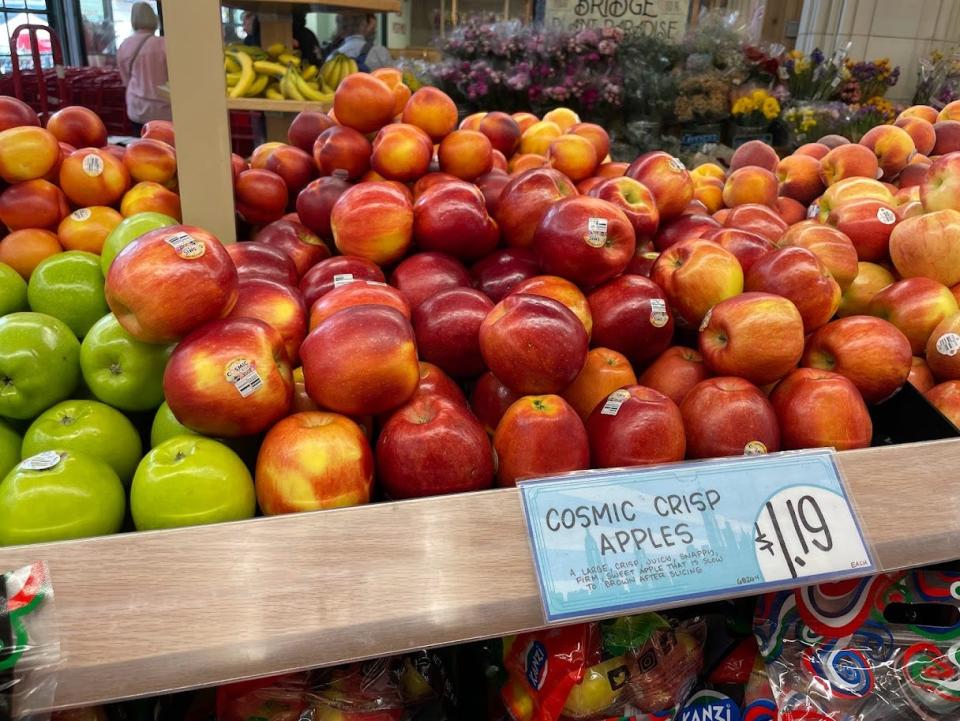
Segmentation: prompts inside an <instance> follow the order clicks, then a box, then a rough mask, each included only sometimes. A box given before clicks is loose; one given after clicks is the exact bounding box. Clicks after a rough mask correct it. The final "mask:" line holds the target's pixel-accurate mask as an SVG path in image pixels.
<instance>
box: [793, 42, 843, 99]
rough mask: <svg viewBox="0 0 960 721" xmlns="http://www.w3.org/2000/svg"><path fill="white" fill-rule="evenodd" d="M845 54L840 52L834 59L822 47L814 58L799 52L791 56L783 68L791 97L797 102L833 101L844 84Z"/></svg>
mask: <svg viewBox="0 0 960 721" xmlns="http://www.w3.org/2000/svg"><path fill="white" fill-rule="evenodd" d="M845 52H846V51H838V52H837V53H835V54H834V55H833V56H832V57H830V58H827V57H826V56H824V54H823V52H822V51H821V50H820V48H816V49H815V50H814V51H813V52H812V53H810V55H804V54H803V53H802V52H800V51H799V50H791V51H790V52H789V53H787V57H786V60H784V62H783V65H782V66H781V67H780V79H781V80H782V81H783V82H784V84H785V85H786V87H787V91H788V92H789V93H790V98H791V99H792V100H793V101H794V102H796V103H799V102H803V101H827V100H831V99H833V98H834V96H835V95H836V94H837V91H838V90H837V89H838V88H839V87H840V85H841V84H842V83H843V81H844V77H843V71H844V63H843V60H844V56H845Z"/></svg>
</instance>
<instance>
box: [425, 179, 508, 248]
mask: <svg viewBox="0 0 960 721" xmlns="http://www.w3.org/2000/svg"><path fill="white" fill-rule="evenodd" d="M413 239H414V241H415V242H416V244H417V246H418V247H419V248H420V249H421V250H425V251H439V252H443V253H447V254H449V255H452V256H453V257H455V258H457V259H459V260H462V261H464V262H468V263H469V262H472V261H475V260H479V259H480V258H482V257H483V256H485V255H487V254H488V253H490V252H491V251H492V250H493V249H494V248H496V247H497V243H498V242H499V241H500V229H499V228H498V227H497V223H496V221H494V219H493V218H491V217H490V215H489V214H488V213H487V205H486V201H485V199H484V197H483V193H481V192H480V190H479V189H478V188H477V186H475V185H473V184H472V183H465V182H462V181H459V180H458V181H455V182H449V183H438V184H437V185H434V186H432V187H430V188H428V189H427V190H425V191H424V192H423V194H422V195H420V197H418V198H417V200H416V202H415V203H414V204H413Z"/></svg>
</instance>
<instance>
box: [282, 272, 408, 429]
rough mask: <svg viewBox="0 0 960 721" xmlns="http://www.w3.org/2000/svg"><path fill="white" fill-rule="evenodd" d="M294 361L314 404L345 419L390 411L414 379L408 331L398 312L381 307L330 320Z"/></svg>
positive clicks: (360, 309)
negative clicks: (346, 417)
mask: <svg viewBox="0 0 960 721" xmlns="http://www.w3.org/2000/svg"><path fill="white" fill-rule="evenodd" d="M351 285H352V284H351ZM344 287H345V288H348V287H350V286H344ZM327 295H328V296H329V294H327ZM300 358H301V361H302V363H303V375H304V380H305V382H306V387H307V393H308V394H309V395H310V397H311V398H312V399H313V400H314V402H316V403H317V405H319V406H320V407H321V408H329V409H331V410H334V411H337V412H339V413H346V414H347V415H351V416H363V415H376V414H379V413H383V412H385V411H388V410H390V409H391V408H396V407H397V406H399V405H401V404H403V403H405V402H406V401H407V400H408V399H409V398H410V396H412V395H413V393H414V391H416V389H417V383H418V382H419V379H420V368H419V366H418V365H417V350H416V345H415V341H414V335H413V328H411V327H410V323H409V321H408V320H407V319H406V318H404V317H403V314H402V313H400V311H398V310H396V309H394V308H390V307H388V306H383V305H362V306H356V307H353V308H346V309H344V310H341V311H340V312H339V313H335V314H334V315H332V316H330V317H329V318H327V319H326V320H325V321H324V322H323V323H321V324H320V325H318V326H317V327H316V328H315V329H314V330H312V331H311V332H310V334H309V335H308V336H307V339H306V340H305V341H304V342H303V345H302V346H301V347H300Z"/></svg>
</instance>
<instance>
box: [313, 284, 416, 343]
mask: <svg viewBox="0 0 960 721" xmlns="http://www.w3.org/2000/svg"><path fill="white" fill-rule="evenodd" d="M358 305H384V306H387V307H388V308H393V309H394V310H396V311H397V312H399V313H400V315H402V316H403V317H404V318H406V319H407V320H410V316H411V313H410V304H409V303H407V300H406V298H404V297H403V295H401V293H400V291H398V290H397V289H396V288H391V287H390V286H389V285H387V284H386V283H381V282H380V281H376V280H353V281H351V282H350V283H344V284H342V285H340V286H339V287H337V288H333V289H332V290H330V291H329V292H328V293H325V294H324V295H322V296H321V297H320V298H317V300H316V301H314V303H313V305H311V306H310V330H311V331H312V330H313V329H314V328H316V327H317V326H318V325H320V324H321V323H323V321H325V320H326V319H327V318H329V317H330V316H332V315H334V314H335V313H339V312H340V311H341V310H344V309H346V308H353V307H354V306H358Z"/></svg>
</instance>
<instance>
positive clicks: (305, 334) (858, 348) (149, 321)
mask: <svg viewBox="0 0 960 721" xmlns="http://www.w3.org/2000/svg"><path fill="white" fill-rule="evenodd" d="M395 90H396V88H391V87H390V86H389V85H388V84H386V83H384V82H383V81H382V80H380V79H378V78H376V77H373V76H370V75H367V74H364V73H357V74H354V75H351V76H349V77H348V78H347V79H346V80H345V81H344V82H343V83H342V84H341V85H340V87H339V88H338V90H337V93H336V97H335V103H334V109H333V111H332V112H331V113H329V114H323V113H318V112H309V113H301V114H300V115H299V116H297V118H296V119H295V120H294V121H293V123H292V125H291V127H290V132H289V140H290V144H283V143H268V144H266V145H264V146H261V147H260V148H258V149H257V150H256V151H255V152H254V154H253V156H252V158H251V159H250V163H249V166H248V164H247V162H246V161H245V160H243V159H241V158H238V157H235V158H234V169H235V192H236V200H237V210H238V214H239V215H240V216H241V219H242V220H243V221H244V227H246V226H247V225H249V226H250V235H251V239H250V240H244V241H242V242H239V243H236V244H233V245H227V246H224V245H222V244H221V243H220V242H219V241H218V240H217V239H216V238H215V237H213V236H212V235H211V234H210V233H207V232H205V231H204V230H202V229H200V228H196V227H190V226H173V227H165V228H158V229H155V230H151V231H150V232H148V233H146V234H144V235H142V236H140V237H139V238H137V239H136V240H134V241H133V242H131V243H130V244H129V245H127V246H126V247H125V248H124V249H123V250H122V251H121V252H120V253H119V255H118V256H117V257H116V259H115V260H114V261H113V264H112V265H111V266H110V268H109V273H108V275H107V278H106V300H107V302H108V304H109V307H110V309H111V310H112V312H113V314H114V315H115V316H116V319H117V320H118V321H119V324H120V325H121V326H122V328H123V329H124V330H125V331H126V333H128V334H129V336H130V337H131V338H132V339H134V340H135V341H137V342H140V343H147V344H171V346H173V349H172V352H171V354H170V359H169V362H168V363H167V365H166V369H165V373H164V377H163V390H164V395H165V399H166V405H165V406H163V407H162V408H161V409H160V412H159V414H158V423H159V422H160V420H159V419H160V418H161V417H163V418H164V419H165V420H163V423H164V424H165V428H167V432H165V433H163V434H160V435H161V436H162V437H169V436H170V435H176V434H178V433H183V432H192V433H195V434H201V435H204V436H209V437H211V438H216V439H226V440H228V441H229V439H237V438H245V439H256V442H257V443H258V444H259V453H258V456H257V459H256V464H255V469H254V473H253V476H252V480H251V481H249V482H248V483H250V484H251V486H250V488H249V492H248V491H247V490H244V491H243V492H242V493H241V495H243V496H244V500H243V502H242V503H238V504H235V505H234V507H233V508H234V511H231V513H234V515H229V514H228V516H227V517H245V516H247V515H250V514H252V512H253V510H252V506H249V505H248V502H247V500H245V499H246V497H247V495H248V493H249V496H250V497H251V498H252V495H253V493H254V491H255V494H256V499H257V501H258V503H259V507H260V510H261V511H262V512H263V513H265V514H277V513H286V512H294V511H306V510H316V509H322V508H331V507H337V506H345V505H352V504H359V503H365V502H367V501H369V500H370V499H371V498H372V497H379V496H383V497H387V498H394V499H400V498H410V497H418V496H427V495H435V494H444V493H453V492H460V491H469V490H479V489H484V488H489V487H491V486H494V485H500V486H510V485H513V484H515V483H516V481H517V480H520V479H524V478H530V477H539V476H546V475H551V474H556V473H561V472H566V471H576V470H581V469H586V468H605V467H616V466H640V465H647V464H653V463H665V462H671V461H680V460H683V459H685V458H706V457H715V456H730V455H742V454H748V455H755V454H762V453H768V452H774V451H778V450H787V449H800V448H810V447H822V446H829V447H834V448H837V449H851V448H861V447H865V446H868V445H870V442H871V437H872V428H871V420H870V415H869V413H868V405H870V404H875V403H878V402H880V401H883V400H885V399H886V398H888V397H890V396H891V395H892V394H894V393H896V392H897V391H898V390H899V389H900V387H901V386H902V385H903V384H904V383H905V382H908V381H909V382H911V383H913V384H914V385H915V386H917V387H918V388H919V389H921V390H922V391H924V392H925V393H926V394H927V397H928V398H929V399H930V400H931V401H932V402H933V403H934V404H935V405H936V406H937V407H938V408H939V409H940V410H941V411H942V412H943V413H944V414H946V415H947V416H948V417H950V418H951V419H952V420H954V421H955V422H958V423H960V307H958V304H957V296H960V152H955V151H960V132H958V131H960V121H956V120H951V119H949V118H950V116H951V114H954V115H956V114H960V106H957V107H956V108H954V107H952V106H948V108H946V109H945V110H944V111H943V112H942V113H940V114H939V117H938V114H937V112H936V111H935V110H933V109H932V108H928V107H923V106H917V107H913V108H909V109H908V110H906V111H904V113H903V114H902V115H901V117H900V119H898V120H897V123H896V124H895V125H886V126H881V127H877V128H874V129H873V130H871V131H870V132H869V133H867V135H866V136H865V137H864V138H863V140H862V141H861V142H860V143H858V144H852V143H849V142H848V141H846V140H845V139H843V138H839V137H836V136H833V137H827V138H824V139H823V142H820V143H811V144H808V145H805V146H803V147H801V148H800V149H799V150H797V151H796V152H795V153H794V154H792V155H790V156H788V157H786V158H783V159H782V160H781V159H779V158H778V157H777V154H776V153H775V152H774V151H773V150H772V149H771V148H770V147H768V146H766V145H763V144H762V143H757V142H751V143H748V144H746V145H744V146H742V147H741V148H740V149H738V150H737V152H736V153H735V154H734V156H733V159H732V163H731V168H730V169H729V171H727V170H724V169H723V168H721V167H719V166H717V165H713V164H708V165H703V166H700V167H698V168H696V169H694V170H692V171H688V170H687V169H686V168H685V167H684V166H683V164H682V163H681V162H680V161H679V160H677V159H676V158H674V157H671V156H670V155H669V154H667V153H664V152H651V153H647V154H645V155H642V156H640V157H639V158H637V159H636V160H634V161H633V162H632V163H630V164H628V163H619V162H612V161H611V160H610V158H609V156H608V147H609V139H608V137H607V134H606V132H605V131H604V130H603V128H601V127H599V126H597V125H593V124H589V123H581V122H579V119H578V118H577V117H576V116H575V114H573V113H572V112H571V111H569V110H566V109H559V110H557V111H553V112H552V113H550V114H548V116H545V117H544V119H542V120H541V119H538V118H536V117H535V116H532V115H530V114H528V113H521V114H517V115H514V116H511V115H508V114H505V113H500V112H491V113H481V114H477V115H473V116H470V117H468V118H466V119H465V120H463V122H461V123H459V126H458V116H457V108H456V106H455V105H454V103H453V102H452V101H451V100H450V98H449V97H447V96H446V95H445V94H443V93H442V92H440V91H439V90H436V89H434V88H422V89H420V90H418V91H417V92H416V93H414V94H413V95H412V96H411V97H410V98H409V99H407V98H406V97H405V96H403V95H402V94H398V93H396V92H395ZM0 161H2V153H0ZM174 344H175V345H174ZM938 381H939V382H940V385H935V383H936V382H938ZM170 413H172V416H173V417H170V415H169V414H170ZM181 424H182V425H181ZM161 440H162V438H161ZM176 442H178V441H177V439H174V440H172V441H167V443H176ZM179 442H182V438H181V439H180V441H179ZM231 442H232V441H231ZM162 447H163V446H162V445H161V446H159V447H158V448H162ZM154 450H155V451H156V450H158V449H154ZM187 454H188V451H187V450H184V448H183V447H182V446H181V447H180V449H179V450H178V451H177V452H176V454H174V456H175V458H174V462H179V461H181V460H182V459H183V457H184V456H185V455H187ZM148 458H150V456H149V454H148V456H147V458H145V459H144V461H143V462H142V463H141V467H140V468H139V469H138V471H137V476H138V477H139V476H140V475H141V469H143V468H144V464H147V463H148V461H147V459H148ZM148 471H149V469H147V471H144V473H143V475H144V477H148V478H149V481H150V491H149V492H148V491H146V490H143V491H140V492H139V493H140V496H141V498H146V497H148V496H150V494H153V496H152V497H154V498H156V497H162V496H163V494H164V491H163V483H164V481H163V474H162V473H154V474H152V475H151V474H150V473H149V472H148ZM202 478H203V476H202V474H199V475H198V476H197V479H198V480H196V481H195V482H196V483H197V484H198V485H197V487H198V488H203V489H204V490H203V493H204V494H206V496H205V497H204V500H203V501H202V502H203V503H207V504H208V505H209V506H211V507H213V506H215V505H216V504H217V503H221V502H222V503H224V504H227V503H228V502H229V500H230V499H225V498H224V491H223V489H222V488H219V489H218V488H217V487H215V486H214V485H213V484H212V482H211V484H210V485H209V486H205V485H203V481H202ZM145 484H146V482H144V484H141V485H142V486H143V485H145ZM241 485H242V484H241ZM232 487H233V488H235V487H236V486H235V485H234V486H232ZM245 488H246V486H245ZM234 492H235V491H234ZM173 495H174V496H175V495H176V493H174V494H173ZM137 496H138V489H137V479H136V477H135V479H134V486H133V497H132V506H133V512H134V519H135V520H136V519H137V518H138V515H139V516H141V517H143V516H144V514H145V511H144V507H143V506H144V503H146V501H141V502H140V503H139V506H140V508H139V512H138V500H137ZM168 497H169V494H168ZM183 502H184V503H185V504H187V505H189V504H196V503H197V495H194V496H192V497H191V499H190V500H189V501H187V500H186V499H184V501H183ZM191 509H193V506H191ZM207 510H209V509H207ZM191 512H192V511H191ZM221 517H222V516H221ZM210 518H211V516H210V515H209V513H206V512H200V511H197V513H195V514H193V515H191V513H187V512H184V513H182V514H180V515H179V516H177V514H175V513H174V514H172V516H168V517H166V518H165V519H163V520H162V522H159V523H157V524H150V523H145V524H142V527H157V526H158V525H159V526H164V525H166V526H169V525H186V524H190V523H196V522H203V521H205V520H209V519H210ZM138 525H141V524H138Z"/></svg>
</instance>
